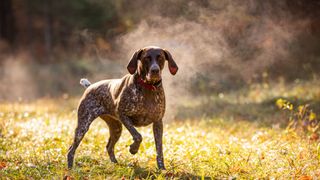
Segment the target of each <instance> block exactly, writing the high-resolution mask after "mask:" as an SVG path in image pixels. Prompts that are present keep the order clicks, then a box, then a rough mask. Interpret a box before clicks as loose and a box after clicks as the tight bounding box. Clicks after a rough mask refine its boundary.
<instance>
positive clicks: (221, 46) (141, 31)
mask: <svg viewBox="0 0 320 180" xmlns="http://www.w3.org/2000/svg"><path fill="white" fill-rule="evenodd" d="M319 9H320V2H319V1H318V0H280V1H279V0H270V1H254V0H243V1H235V0H212V1H210V0H196V1H195V0H164V1H147V0H138V1H126V0H69V1H53V0H28V1H24V0H1V2H0V66H1V67H0V80H1V85H0V100H19V99H20V100H21V99H26V100H28V99H34V98H39V97H52V96H54V97H55V96H61V95H65V96H68V95H75V94H76V95H79V94H80V92H81V91H82V89H81V88H80V87H79V85H78V80H79V79H80V78H81V77H89V78H90V79H91V80H92V81H96V80H100V79H107V78H116V77H121V76H122V75H124V74H125V73H126V69H125V65H126V63H127V61H128V59H129V57H130V56H131V54H132V53H133V52H134V51H135V50H136V49H137V48H141V47H143V46H147V45H158V46H161V47H164V48H167V49H168V50H169V51H170V52H172V54H173V56H174V57H175V59H176V61H177V62H178V64H179V65H180V69H181V71H180V72H179V73H180V75H178V77H177V78H176V80H172V81H176V82H175V84H174V83H173V84H172V83H171V84H170V85H173V86H179V85H180V84H179V83H178V82H177V79H178V81H179V82H181V84H182V85H181V87H182V89H184V90H185V89H187V90H188V93H190V94H199V93H201V94H212V93H221V92H225V91H230V90H238V89H240V88H243V87H245V86H247V85H250V84H252V83H256V82H260V83H270V82H274V81H276V82H279V81H281V82H286V83H287V82H288V83H290V82H300V81H303V80H315V79H317V78H318V77H319V69H320V63H319V62H320V18H319V17H320V11H319ZM179 73H178V74H179ZM184 82H187V83H184Z"/></svg>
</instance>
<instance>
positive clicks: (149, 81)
mask: <svg viewBox="0 0 320 180" xmlns="http://www.w3.org/2000/svg"><path fill="white" fill-rule="evenodd" d="M165 60H167V61H168V67H169V71H170V73H171V74H172V75H175V74H176V73H177V71H178V66H177V65H176V63H175V62H174V60H173V59H172V56H171V54H170V53H169V52H168V51H167V50H164V49H161V48H159V47H155V46H148V47H145V48H143V49H140V50H138V51H136V52H135V53H134V54H133V56H132V58H131V60H130V62H129V64H128V66H127V69H128V71H129V73H130V74H128V75H126V76H124V77H123V78H122V79H110V80H103V81H99V82H97V83H94V84H91V83H90V82H89V81H88V80H86V79H82V80H81V81H80V84H82V85H83V86H85V87H87V89H86V90H85V92H84V94H83V96H82V98H81V100H80V103H79V107H78V126H77V128H76V129H75V135H74V140H73V144H72V145H71V147H70V148H69V151H68V168H69V169H70V168H72V166H73V159H74V154H75V151H76V149H77V147H78V146H79V144H80V142H81V140H82V138H83V137H84V135H85V133H86V132H87V131H88V129H89V126H90V124H91V123H92V122H93V121H94V120H95V119H96V118H97V117H100V118H102V119H103V120H104V121H105V122H106V123H107V125H108V126H109V131H110V137H109V142H108V144H107V146H106V148H107V151H108V154H109V157H110V160H111V161H112V162H114V163H117V159H116V157H115V155H114V146H115V144H116V143H117V141H118V140H119V138H120V135H121V131H122V124H123V125H124V126H125V127H126V128H127V129H128V131H129V132H130V134H131V135H132V137H133V143H132V144H131V145H130V149H129V151H130V153H131V154H136V153H137V152H138V149H139V146H140V143H141V141H142V136H141V135H140V133H139V132H138V131H137V130H136V128H135V127H139V126H147V125H149V124H151V123H153V134H154V139H155V145H156V151H157V164H158V168H159V169H165V166H164V161H163V153H162V134H163V124H162V118H163V115H164V112H165V95H164V90H163V87H162V81H161V80H162V78H161V72H162V70H163V68H164V64H165Z"/></svg>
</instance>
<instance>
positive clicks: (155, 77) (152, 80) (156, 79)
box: [146, 73, 161, 84]
mask: <svg viewBox="0 0 320 180" xmlns="http://www.w3.org/2000/svg"><path fill="white" fill-rule="evenodd" d="M146 81H147V83H148V84H156V83H158V82H159V81H161V76H160V75H155V74H151V73H148V74H147V76H146Z"/></svg>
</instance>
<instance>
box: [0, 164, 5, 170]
mask: <svg viewBox="0 0 320 180" xmlns="http://www.w3.org/2000/svg"><path fill="white" fill-rule="evenodd" d="M5 167H7V164H6V163H5V162H0V170H1V169H4V168H5Z"/></svg>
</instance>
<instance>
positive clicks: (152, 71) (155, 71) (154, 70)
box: [151, 68, 160, 74]
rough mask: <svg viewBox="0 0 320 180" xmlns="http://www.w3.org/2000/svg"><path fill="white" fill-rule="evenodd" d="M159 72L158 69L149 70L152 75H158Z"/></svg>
mask: <svg viewBox="0 0 320 180" xmlns="http://www.w3.org/2000/svg"><path fill="white" fill-rule="evenodd" d="M159 72H160V70H159V69H158V68H154V69H151V73H152V74H158V73H159Z"/></svg>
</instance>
